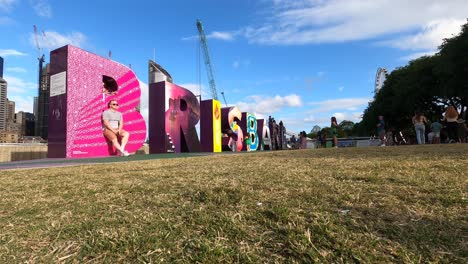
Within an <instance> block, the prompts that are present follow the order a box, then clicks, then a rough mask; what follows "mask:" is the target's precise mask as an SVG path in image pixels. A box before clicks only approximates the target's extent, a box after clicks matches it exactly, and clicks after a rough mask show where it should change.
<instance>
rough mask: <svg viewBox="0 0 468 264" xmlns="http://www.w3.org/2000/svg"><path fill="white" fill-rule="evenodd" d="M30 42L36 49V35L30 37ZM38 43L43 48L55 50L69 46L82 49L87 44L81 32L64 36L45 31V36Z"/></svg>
mask: <svg viewBox="0 0 468 264" xmlns="http://www.w3.org/2000/svg"><path fill="white" fill-rule="evenodd" d="M44 35H45V37H44ZM29 41H30V43H31V45H33V46H34V47H36V41H35V38H34V34H31V35H30V38H29ZM38 41H39V46H40V47H41V48H44V49H48V50H54V49H56V48H60V47H62V46H65V45H68V44H71V45H73V46H76V47H82V46H83V45H84V44H85V42H86V36H85V35H84V34H83V33H81V32H72V33H69V34H65V35H62V34H60V33H58V32H55V31H45V32H44V34H43V35H41V37H39V38H38Z"/></svg>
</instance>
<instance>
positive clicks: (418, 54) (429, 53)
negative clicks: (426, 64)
mask: <svg viewBox="0 0 468 264" xmlns="http://www.w3.org/2000/svg"><path fill="white" fill-rule="evenodd" d="M436 52H437V51H436V50H432V51H423V52H416V53H412V54H410V55H408V56H404V57H401V58H400V59H401V60H404V61H411V60H415V59H417V58H421V57H423V56H432V55H434V54H435V53H436Z"/></svg>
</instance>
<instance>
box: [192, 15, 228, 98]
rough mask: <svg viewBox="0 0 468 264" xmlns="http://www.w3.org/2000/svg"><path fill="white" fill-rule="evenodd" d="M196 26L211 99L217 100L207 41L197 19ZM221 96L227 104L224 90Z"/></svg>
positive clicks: (201, 25) (200, 23)
mask: <svg viewBox="0 0 468 264" xmlns="http://www.w3.org/2000/svg"><path fill="white" fill-rule="evenodd" d="M197 28H198V35H199V37H200V44H201V47H202V49H203V55H204V59H205V66H206V74H207V76H208V82H209V84H210V90H211V96H212V97H213V99H215V100H218V92H217V90H216V84H215V80H214V75H213V67H212V66H211V60H210V53H209V51H208V41H207V40H206V35H205V30H204V29H203V24H202V22H201V21H200V20H199V19H197ZM221 95H222V96H223V99H224V103H225V104H226V106H227V102H226V98H225V97H224V92H221Z"/></svg>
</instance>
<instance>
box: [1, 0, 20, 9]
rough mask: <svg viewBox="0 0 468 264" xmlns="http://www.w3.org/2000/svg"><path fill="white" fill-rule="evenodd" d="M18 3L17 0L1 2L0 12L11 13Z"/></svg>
mask: <svg viewBox="0 0 468 264" xmlns="http://www.w3.org/2000/svg"><path fill="white" fill-rule="evenodd" d="M16 2H18V1H17V0H0V11H5V12H9V11H10V10H11V9H12V8H13V5H15V4H16Z"/></svg>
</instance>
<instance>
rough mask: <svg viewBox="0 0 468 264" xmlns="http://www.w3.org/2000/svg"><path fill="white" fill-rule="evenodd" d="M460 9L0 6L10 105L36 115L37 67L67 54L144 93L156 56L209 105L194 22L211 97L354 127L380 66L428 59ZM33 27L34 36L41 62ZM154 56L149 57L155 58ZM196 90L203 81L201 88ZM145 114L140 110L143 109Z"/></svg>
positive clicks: (423, 0)
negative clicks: (103, 63) (119, 68)
mask: <svg viewBox="0 0 468 264" xmlns="http://www.w3.org/2000/svg"><path fill="white" fill-rule="evenodd" d="M466 10H468V1H462V0H451V1H442V0H414V1H403V0H394V1H386V0H374V1H362V0H330V1H325V0H294V1H293V0H258V1H251V0H239V1H212V0H200V1H181V0H174V1H170V2H169V1H150V0H136V1H120V2H118V3H117V2H115V1H109V0H102V1H89V0H82V1H54V0H0V32H1V33H0V34H1V40H0V56H1V57H3V58H4V61H5V62H4V79H5V80H6V81H7V82H8V98H9V99H10V100H12V101H15V102H16V110H17V111H27V112H33V102H34V99H33V98H34V96H37V89H38V84H37V83H38V62H37V57H38V56H39V55H40V54H42V53H45V54H46V62H49V55H48V54H49V52H50V51H51V50H53V49H56V48H59V47H61V46H64V45H66V44H72V45H75V46H78V47H80V48H82V49H85V50H87V51H90V52H93V53H96V54H98V55H101V56H103V57H107V56H108V54H109V51H111V53H112V59H113V60H115V61H117V62H120V63H122V64H125V65H131V67H132V69H133V70H134V71H135V73H136V74H137V76H138V78H139V79H140V81H141V83H142V89H143V96H147V94H148V91H147V89H148V85H147V82H148V73H147V66H148V65H147V64H148V59H153V56H155V59H156V62H157V63H159V64H161V65H162V66H163V67H164V68H165V69H166V70H167V71H168V72H169V73H170V74H171V75H172V77H173V79H174V83H176V84H178V85H180V86H183V87H186V88H189V89H191V90H192V91H193V92H194V93H195V94H199V93H200V84H201V94H202V97H203V98H204V99H207V98H210V97H211V95H210V91H209V85H208V82H207V78H206V71H205V66H204V63H203V58H202V57H198V54H199V52H198V35H197V34H198V33H197V29H196V25H195V22H196V19H200V20H201V21H202V22H203V25H204V29H205V32H206V34H207V37H208V45H209V48H210V55H211V59H212V63H213V67H214V75H215V81H216V85H217V88H218V97H219V99H220V101H221V103H222V105H223V106H224V102H223V100H222V96H221V91H224V93H225V96H226V100H227V102H228V104H229V105H237V106H238V107H239V108H240V109H241V110H242V111H244V112H253V113H255V114H256V115H257V116H259V117H260V118H262V117H265V118H267V117H268V116H269V115H271V116H273V117H275V119H276V120H277V121H279V120H282V121H283V123H284V124H285V126H286V128H287V129H288V130H289V131H292V132H296V133H297V132H299V131H303V130H304V131H306V132H309V131H310V130H311V129H312V127H313V126H314V125H319V126H321V127H323V126H329V125H330V117H331V116H336V117H337V119H338V122H341V121H343V120H351V121H353V122H359V121H360V116H361V115H362V112H363V110H364V109H365V108H366V107H367V105H368V103H369V101H370V100H371V99H372V97H373V92H374V81H375V74H376V72H377V69H378V68H379V67H384V68H386V69H388V70H389V71H392V70H394V69H395V68H397V67H401V66H404V65H406V64H407V63H408V61H409V60H411V59H415V58H418V57H420V56H423V55H431V54H434V53H435V52H436V51H437V47H438V46H439V45H440V44H441V43H442V41H443V39H444V38H450V37H452V36H454V35H456V34H458V33H459V32H460V30H461V25H463V24H464V23H466V18H467V15H466ZM33 25H37V28H38V32H39V35H38V41H39V45H40V48H41V51H40V52H38V50H37V47H36V43H35V38H34V33H33ZM154 51H155V52H154ZM199 80H201V83H200V82H199ZM142 112H143V115H144V116H147V102H145V101H144V100H143V101H142Z"/></svg>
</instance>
